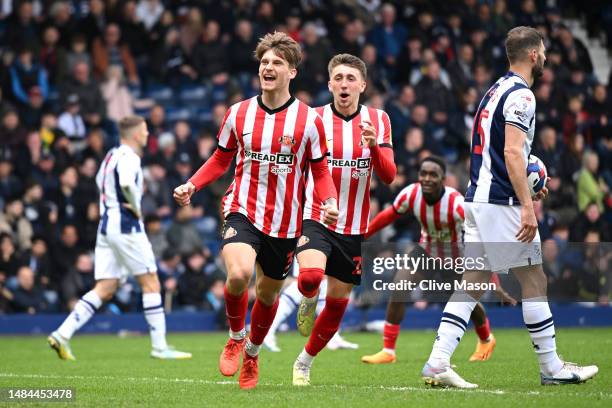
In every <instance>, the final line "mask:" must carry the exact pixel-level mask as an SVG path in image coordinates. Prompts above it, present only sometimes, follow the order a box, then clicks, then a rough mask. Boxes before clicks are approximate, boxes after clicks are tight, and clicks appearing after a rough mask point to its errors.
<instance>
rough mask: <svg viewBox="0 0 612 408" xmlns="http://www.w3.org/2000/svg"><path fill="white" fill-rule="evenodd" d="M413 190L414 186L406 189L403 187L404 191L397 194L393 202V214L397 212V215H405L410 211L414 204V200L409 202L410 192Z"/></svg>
mask: <svg viewBox="0 0 612 408" xmlns="http://www.w3.org/2000/svg"><path fill="white" fill-rule="evenodd" d="M415 188H416V184H411V185H409V186H408V187H404V189H402V191H400V192H399V194H398V195H397V197H395V200H394V201H393V208H394V209H395V212H397V213H398V214H406V213H407V212H408V211H409V210H411V209H412V204H413V203H414V200H412V202H410V201H411V200H410V196H411V195H412V192H413V191H414V189H415Z"/></svg>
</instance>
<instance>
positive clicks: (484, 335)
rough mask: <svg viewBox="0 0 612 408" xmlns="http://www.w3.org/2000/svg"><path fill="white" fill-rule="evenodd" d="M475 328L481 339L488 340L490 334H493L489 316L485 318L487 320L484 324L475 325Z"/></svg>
mask: <svg viewBox="0 0 612 408" xmlns="http://www.w3.org/2000/svg"><path fill="white" fill-rule="evenodd" d="M474 330H476V334H478V338H479V339H480V340H481V341H487V340H488V339H489V336H490V335H491V327H490V326H489V318H488V317H487V318H486V319H485V322H484V324H483V325H482V326H474Z"/></svg>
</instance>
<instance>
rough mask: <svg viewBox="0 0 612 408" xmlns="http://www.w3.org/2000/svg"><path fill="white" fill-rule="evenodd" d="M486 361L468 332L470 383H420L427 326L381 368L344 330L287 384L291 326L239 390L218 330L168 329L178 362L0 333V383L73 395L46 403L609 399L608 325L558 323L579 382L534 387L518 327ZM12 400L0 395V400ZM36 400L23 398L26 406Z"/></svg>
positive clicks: (403, 340) (122, 348)
mask: <svg viewBox="0 0 612 408" xmlns="http://www.w3.org/2000/svg"><path fill="white" fill-rule="evenodd" d="M494 333H495V335H496V337H497V341H498V344H497V348H496V350H495V353H494V355H493V357H492V359H491V360H490V361H488V362H484V363H468V362H467V360H468V357H469V355H470V353H471V352H472V351H473V347H474V345H475V342H476V337H475V335H474V333H473V332H471V331H470V332H469V333H467V334H466V336H465V337H464V339H463V341H462V342H461V345H460V346H459V348H458V350H457V352H456V353H455V356H454V360H453V363H454V364H456V365H457V371H458V372H459V373H460V374H461V375H463V376H464V377H465V378H466V379H467V380H469V381H472V382H476V383H478V384H479V385H480V388H479V389H477V390H469V391H460V390H441V389H430V388H427V387H426V386H425V385H424V384H423V383H422V381H421V378H420V376H419V373H420V369H421V367H422V366H423V363H424V362H425V360H426V358H427V356H428V355H429V352H430V350H431V342H432V340H433V337H434V335H433V331H404V332H402V333H401V335H400V338H399V340H398V361H397V363H395V364H391V365H385V366H370V365H366V364H363V363H361V362H360V357H361V355H363V354H366V353H367V354H370V353H372V352H376V351H378V350H379V348H380V346H381V336H380V335H379V334H370V333H368V334H365V333H346V338H347V339H349V340H351V341H355V342H357V343H359V345H360V349H359V350H356V351H348V350H340V351H329V350H324V351H323V352H322V353H321V354H320V355H319V356H318V358H317V359H316V360H315V362H314V365H313V369H312V374H311V382H312V384H313V385H312V386H311V387H308V388H294V387H293V386H292V385H291V369H292V365H293V361H294V359H295V357H296V356H297V354H298V353H299V351H300V350H301V348H302V347H303V345H304V342H305V339H304V338H302V337H300V336H299V335H298V334H296V333H288V334H284V333H281V334H279V336H278V341H279V345H280V346H281V347H282V349H283V351H282V352H281V353H271V352H268V351H265V350H264V351H262V354H261V356H260V382H259V386H258V387H257V388H256V389H255V390H251V391H241V390H240V389H239V388H238V384H237V382H236V381H237V376H236V377H234V378H225V377H222V376H221V374H220V373H219V371H218V368H217V362H218V357H219V352H220V350H221V348H222V346H223V344H224V342H225V340H226V334H223V333H214V334H198V333H193V334H173V333H171V334H170V335H169V339H170V342H171V343H172V344H173V345H174V346H175V347H177V348H178V349H180V350H186V351H191V352H192V353H193V355H194V358H193V359H192V360H188V361H158V360H153V359H151V358H149V356H148V352H149V339H148V337H147V336H136V337H127V338H118V337H117V336H88V335H83V336H79V335H77V336H76V337H75V338H74V339H73V341H72V349H73V351H74V353H75V355H76V357H77V359H78V361H76V362H66V361H61V360H59V359H58V358H57V356H56V354H55V352H53V351H52V350H51V349H50V348H49V347H48V346H47V344H46V340H45V337H42V336H31V337H0V350H2V351H1V357H0V387H39V388H40V387H48V388H62V387H70V388H73V389H75V390H76V401H75V403H68V404H57V403H54V404H52V405H53V406H60V405H66V406H92V407H99V406H104V407H106V406H113V407H115V406H125V407H133V406H136V405H141V406H142V405H144V406H157V407H170V406H231V407H248V408H251V407H259V406H263V407H275V406H283V407H284V406H291V407H313V408H314V407H336V406H337V407H352V406H368V407H372V406H374V407H388V406H401V407H419V408H421V407H445V406H452V407H471V408H475V407H491V408H500V407H521V408H524V407H538V408H540V407H581V406H585V407H596V406H601V407H611V406H612V379H611V372H612V328H605V329H560V330H558V332H557V338H558V346H559V352H560V354H561V355H562V356H565V357H566V358H567V359H568V360H570V361H575V362H578V363H596V364H598V365H599V368H600V372H599V374H598V375H597V377H595V379H594V380H591V381H589V382H588V383H586V384H582V385H571V386H557V387H542V386H541V385H540V384H539V374H538V366H537V362H536V358H535V356H534V353H533V351H532V349H531V342H530V340H529V336H528V335H527V332H526V331H525V330H501V329H500V330H494ZM3 404H4V406H15V405H16V404H8V403H6V402H0V406H2V405H3ZM35 405H44V406H48V403H45V404H42V403H41V404H31V403H29V404H28V406H35Z"/></svg>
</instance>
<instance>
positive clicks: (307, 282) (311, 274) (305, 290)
mask: <svg viewBox="0 0 612 408" xmlns="http://www.w3.org/2000/svg"><path fill="white" fill-rule="evenodd" d="M324 273H325V272H324V271H323V269H321V268H300V275H299V276H298V289H299V290H300V292H301V293H302V295H304V296H306V297H309V298H310V297H313V296H314V295H316V294H317V290H319V286H320V285H321V281H322V280H323V275H324Z"/></svg>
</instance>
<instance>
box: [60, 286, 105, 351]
mask: <svg viewBox="0 0 612 408" xmlns="http://www.w3.org/2000/svg"><path fill="white" fill-rule="evenodd" d="M100 306H102V299H100V297H99V296H98V295H97V294H96V292H94V291H93V290H90V291H89V292H87V293H86V294H84V295H83V297H82V298H81V299H79V301H78V302H77V304H76V305H74V310H72V312H71V313H70V314H69V315H68V317H67V318H66V320H64V323H62V325H61V326H60V327H59V328H58V329H57V332H58V333H59V335H60V336H62V337H63V338H64V339H66V340H70V339H71V338H72V336H73V335H74V332H76V331H77V330H79V329H80V328H81V327H83V325H84V324H85V323H87V322H88V321H89V319H91V318H92V316H93V315H94V314H95V313H96V311H97V310H98V309H99V308H100Z"/></svg>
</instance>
